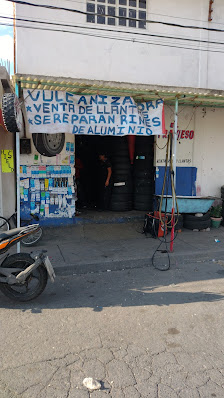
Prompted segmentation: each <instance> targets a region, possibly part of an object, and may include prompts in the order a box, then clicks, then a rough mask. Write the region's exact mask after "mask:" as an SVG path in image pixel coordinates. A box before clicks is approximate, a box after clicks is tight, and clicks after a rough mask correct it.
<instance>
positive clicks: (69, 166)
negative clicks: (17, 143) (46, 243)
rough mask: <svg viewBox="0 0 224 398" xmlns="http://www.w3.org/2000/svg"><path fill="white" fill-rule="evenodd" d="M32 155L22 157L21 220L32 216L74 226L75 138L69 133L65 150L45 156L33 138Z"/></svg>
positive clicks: (51, 223)
mask: <svg viewBox="0 0 224 398" xmlns="http://www.w3.org/2000/svg"><path fill="white" fill-rule="evenodd" d="M27 138H30V139H31V153H30V154H22V155H20V198H21V217H22V218H23V217H24V218H27V216H29V214H30V213H36V214H37V215H38V216H39V217H40V223H41V224H46V225H60V224H71V223H72V222H73V216H74V214H75V190H74V180H73V176H74V174H75V169H74V159H75V156H74V155H75V154H74V136H73V135H72V134H65V143H64V147H63V150H62V151H61V152H60V154H58V155H57V156H52V157H47V156H43V155H41V154H40V153H39V152H38V151H37V149H36V148H35V146H34V144H33V140H32V136H31V135H30V134H29V133H27Z"/></svg>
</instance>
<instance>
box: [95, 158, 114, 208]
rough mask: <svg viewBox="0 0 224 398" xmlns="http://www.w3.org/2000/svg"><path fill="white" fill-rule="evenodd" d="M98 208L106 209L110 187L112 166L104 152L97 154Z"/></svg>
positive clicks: (108, 202) (108, 203)
mask: <svg viewBox="0 0 224 398" xmlns="http://www.w3.org/2000/svg"><path fill="white" fill-rule="evenodd" d="M99 160H100V164H99V174H98V209H99V210H101V211H102V210H108V209H109V205H110V197H111V188H112V178H111V176H112V166H111V163H110V161H109V159H108V158H107V156H106V155H105V154H100V155H99Z"/></svg>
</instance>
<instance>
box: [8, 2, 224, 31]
mask: <svg viewBox="0 0 224 398" xmlns="http://www.w3.org/2000/svg"><path fill="white" fill-rule="evenodd" d="M6 1H8V2H10V3H15V4H20V5H25V6H31V7H41V8H46V9H50V10H58V11H67V12H72V13H77V14H82V15H95V16H101V17H102V16H104V17H111V15H108V14H97V13H91V12H87V11H82V10H77V9H73V8H66V7H58V6H53V5H49V4H35V3H31V2H27V1H22V0H6ZM113 18H117V19H125V20H131V21H137V22H143V21H145V22H148V23H152V24H161V25H166V26H172V27H177V28H183V29H196V30H206V31H208V32H222V33H224V30H223V29H216V28H206V27H204V26H194V25H181V24H174V23H171V22H163V21H154V20H151V19H146V20H145V19H144V20H143V19H137V18H129V17H123V16H118V15H115V16H113Z"/></svg>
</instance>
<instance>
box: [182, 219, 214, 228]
mask: <svg viewBox="0 0 224 398" xmlns="http://www.w3.org/2000/svg"><path fill="white" fill-rule="evenodd" d="M210 227H211V220H205V221H201V222H198V223H196V222H194V221H184V228H187V229H191V230H193V229H199V230H201V229H207V228H210Z"/></svg>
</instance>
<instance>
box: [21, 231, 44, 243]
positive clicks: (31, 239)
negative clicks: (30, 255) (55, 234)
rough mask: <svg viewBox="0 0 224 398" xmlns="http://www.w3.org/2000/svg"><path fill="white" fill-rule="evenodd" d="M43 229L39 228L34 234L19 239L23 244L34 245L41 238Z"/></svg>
mask: <svg viewBox="0 0 224 398" xmlns="http://www.w3.org/2000/svg"><path fill="white" fill-rule="evenodd" d="M42 235H43V230H42V228H39V229H38V230H37V232H35V233H34V234H30V235H27V236H26V237H25V238H23V239H21V243H22V245H23V246H34V245H35V244H36V243H37V242H39V241H40V240H41V238H42Z"/></svg>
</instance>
